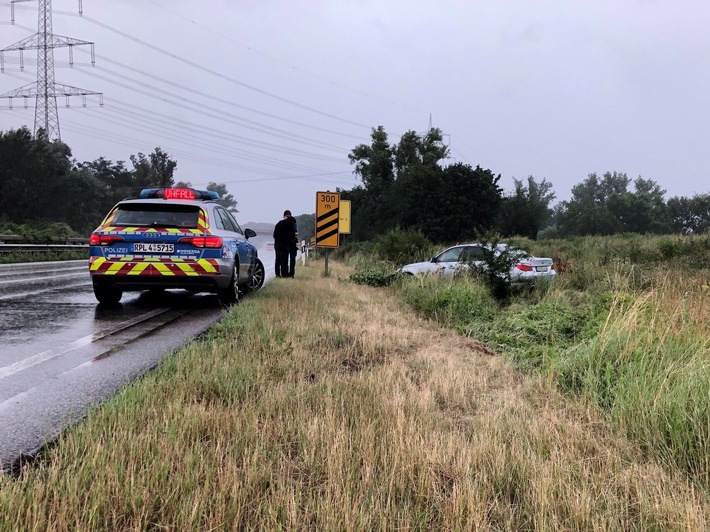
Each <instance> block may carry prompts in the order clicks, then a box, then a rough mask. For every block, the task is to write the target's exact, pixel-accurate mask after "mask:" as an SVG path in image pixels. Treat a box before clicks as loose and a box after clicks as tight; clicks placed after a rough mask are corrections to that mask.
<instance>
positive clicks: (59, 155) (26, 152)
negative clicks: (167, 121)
mask: <svg viewBox="0 0 710 532" xmlns="http://www.w3.org/2000/svg"><path fill="white" fill-rule="evenodd" d="M176 167H177V162H176V161H175V160H173V159H172V158H171V157H170V156H169V155H168V154H167V153H166V152H165V151H163V150H162V149H161V148H159V147H158V148H155V150H154V151H153V152H152V153H149V154H148V155H146V154H144V153H138V154H137V155H131V156H130V167H128V166H127V165H126V163H125V162H124V161H118V162H112V161H109V160H107V159H105V158H103V157H100V158H98V159H96V160H94V161H89V162H78V161H76V160H75V159H73V158H72V153H71V149H70V148H69V146H67V145H66V144H65V143H63V142H61V141H49V140H48V139H47V137H46V135H44V134H43V132H42V131H40V132H38V134H37V135H36V136H33V135H32V133H31V132H30V131H29V130H28V129H27V128H26V127H23V128H20V129H16V130H8V131H4V132H2V131H0V222H2V224H3V225H5V226H7V225H9V224H13V225H25V226H29V227H41V226H42V225H46V224H53V223H54V224H56V223H64V224H66V225H68V226H69V227H70V228H71V230H73V231H75V232H76V233H77V234H88V233H89V232H91V231H92V230H93V229H95V228H96V226H97V225H98V224H99V223H100V222H101V220H102V219H103V217H104V216H105V215H106V213H107V212H108V211H109V210H110V209H111V208H112V207H113V206H114V205H115V204H116V203H117V202H118V201H120V200H122V199H124V198H126V197H135V196H137V195H138V194H139V193H140V191H141V189H143V188H149V187H171V186H174V185H178V186H190V183H185V182H183V183H179V182H178V183H176V182H175V180H174V176H173V174H174V171H175V168H176ZM207 189H209V190H214V191H216V192H218V193H219V194H220V196H221V198H222V199H221V200H220V203H222V204H223V205H224V206H225V207H226V208H228V209H230V210H233V211H236V206H237V201H236V200H235V199H234V197H233V196H232V195H231V194H229V193H228V192H227V187H226V185H225V184H218V183H214V182H212V183H210V184H209V185H208V186H207Z"/></svg>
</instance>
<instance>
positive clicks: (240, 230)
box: [224, 211, 244, 234]
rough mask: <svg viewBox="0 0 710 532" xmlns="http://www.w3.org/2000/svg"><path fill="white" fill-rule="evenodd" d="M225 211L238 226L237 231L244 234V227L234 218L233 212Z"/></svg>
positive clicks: (235, 225)
mask: <svg viewBox="0 0 710 532" xmlns="http://www.w3.org/2000/svg"><path fill="white" fill-rule="evenodd" d="M224 212H225V213H226V214H227V216H228V217H229V219H230V220H232V223H233V224H234V227H236V228H237V233H241V234H244V232H243V231H242V228H241V227H239V224H238V223H237V220H236V219H235V218H234V216H232V213H230V212H229V211H224Z"/></svg>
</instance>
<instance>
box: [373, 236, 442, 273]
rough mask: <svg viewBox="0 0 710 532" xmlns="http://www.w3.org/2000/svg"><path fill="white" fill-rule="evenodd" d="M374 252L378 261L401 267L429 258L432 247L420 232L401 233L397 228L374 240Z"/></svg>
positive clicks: (432, 251) (431, 253)
mask: <svg viewBox="0 0 710 532" xmlns="http://www.w3.org/2000/svg"><path fill="white" fill-rule="evenodd" d="M374 251H375V254H376V255H377V257H378V258H379V259H380V260H385V261H389V262H392V263H394V264H397V265H399V266H402V265H404V264H408V263H410V262H418V261H421V260H426V259H429V258H431V256H432V255H433V254H434V246H433V244H432V243H431V242H430V241H429V239H428V238H427V237H426V236H424V233H422V232H421V231H412V230H407V231H402V230H401V229H400V228H399V227H397V228H395V229H392V230H391V231H388V232H387V233H385V234H384V235H380V236H379V237H378V238H377V239H376V240H375V250H374Z"/></svg>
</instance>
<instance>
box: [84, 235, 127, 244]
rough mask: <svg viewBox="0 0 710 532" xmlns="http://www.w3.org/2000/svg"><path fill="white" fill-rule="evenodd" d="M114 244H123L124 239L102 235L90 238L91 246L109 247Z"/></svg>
mask: <svg viewBox="0 0 710 532" xmlns="http://www.w3.org/2000/svg"><path fill="white" fill-rule="evenodd" d="M114 242H123V237H122V236H118V235H101V234H98V233H92V234H91V236H90V237H89V245H90V246H109V245H111V244H113V243H114Z"/></svg>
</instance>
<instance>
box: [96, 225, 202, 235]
mask: <svg viewBox="0 0 710 532" xmlns="http://www.w3.org/2000/svg"><path fill="white" fill-rule="evenodd" d="M100 230H101V231H106V232H109V233H111V234H114V235H126V234H132V233H168V234H173V235H201V234H202V233H203V231H202V230H201V229H185V228H179V229H178V228H177V227H122V226H104V227H102V228H101V229H100Z"/></svg>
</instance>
